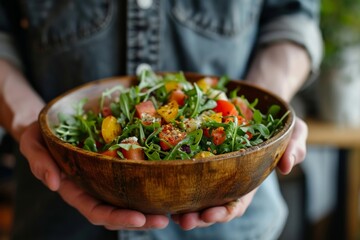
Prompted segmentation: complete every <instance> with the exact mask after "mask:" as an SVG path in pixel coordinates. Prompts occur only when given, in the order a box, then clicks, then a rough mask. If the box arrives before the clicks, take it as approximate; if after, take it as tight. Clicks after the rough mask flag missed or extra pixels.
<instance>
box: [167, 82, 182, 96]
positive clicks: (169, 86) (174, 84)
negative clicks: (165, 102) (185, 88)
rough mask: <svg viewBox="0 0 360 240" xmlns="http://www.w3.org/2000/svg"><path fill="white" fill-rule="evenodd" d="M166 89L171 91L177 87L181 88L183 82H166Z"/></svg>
mask: <svg viewBox="0 0 360 240" xmlns="http://www.w3.org/2000/svg"><path fill="white" fill-rule="evenodd" d="M165 88H166V91H167V92H168V93H169V92H171V91H173V90H176V89H181V84H180V83H179V82H176V81H169V82H166V83H165Z"/></svg>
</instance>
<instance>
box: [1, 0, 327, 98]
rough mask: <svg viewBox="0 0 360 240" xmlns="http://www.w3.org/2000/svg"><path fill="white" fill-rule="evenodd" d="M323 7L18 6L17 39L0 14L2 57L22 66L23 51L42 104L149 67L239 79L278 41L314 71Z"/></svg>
mask: <svg viewBox="0 0 360 240" xmlns="http://www.w3.org/2000/svg"><path fill="white" fill-rule="evenodd" d="M5 2H6V1H4V3H3V4H4V5H6V4H7V5H8V4H9V3H5ZM14 4H15V3H14ZM318 5H319V3H318V1H315V0H297V1H295V0H271V1H270V0H269V1H263V0H227V1H226V2H223V1H217V0H206V1H203V0H129V1H127V4H124V1H115V0H88V1H81V0H73V1H55V0H45V1H33V0H29V1H19V3H18V5H17V6H14V8H16V9H18V10H20V11H18V12H19V13H18V14H15V15H16V16H17V17H18V19H16V21H14V22H15V23H13V24H12V27H13V28H14V27H15V28H18V31H17V32H20V33H21V35H20V36H21V38H19V39H14V38H11V37H9V35H8V34H7V31H9V25H10V24H8V23H6V21H5V20H4V19H5V17H6V16H9V15H11V14H13V13H11V11H9V10H5V9H0V13H1V11H2V10H3V11H4V14H3V15H4V16H3V17H0V50H1V51H0V57H4V58H8V59H10V60H12V61H13V62H14V63H15V64H18V65H19V64H20V62H21V61H20V60H19V57H17V56H16V54H15V53H16V50H15V49H16V48H15V46H14V44H12V43H16V44H17V45H19V46H21V50H22V52H21V54H22V55H23V56H25V57H26V59H27V63H26V65H25V64H23V66H26V71H27V73H29V75H28V78H29V79H31V81H32V82H33V84H34V86H35V88H36V89H37V90H38V91H39V92H40V93H41V95H42V96H43V97H44V98H45V100H50V99H52V98H54V97H55V96H56V95H58V94H59V93H61V92H63V91H65V90H68V89H70V88H72V87H74V86H75V85H78V84H80V83H83V82H87V81H91V80H94V79H99V78H104V77H109V76H114V75H124V74H135V71H136V68H137V67H138V66H139V65H141V64H144V63H145V64H147V65H150V66H151V67H152V68H153V69H154V70H159V71H177V70H182V71H193V72H200V73H204V74H216V75H223V74H227V75H228V76H230V77H232V78H235V79H242V78H244V76H245V73H246V69H247V65H248V63H249V59H251V54H252V53H253V51H254V49H256V47H258V46H259V45H262V44H267V43H270V42H273V41H279V40H290V41H294V42H296V43H298V44H300V45H302V46H304V47H305V48H306V49H307V50H308V52H309V55H310V57H311V59H312V63H313V69H314V70H316V69H317V67H318V65H319V62H320V58H321V49H322V48H321V37H320V33H319V32H318V29H317V26H316V25H317V18H318V16H317V13H318V8H319V6H318ZM1 15H2V14H0V16H1ZM2 18H4V19H2ZM9 18H10V17H9ZM11 18H14V17H11ZM125 21H126V25H125V23H124V22H125ZM17 36H19V35H17ZM124 36H126V41H125V39H124ZM142 66H144V65H142ZM49 83H51V84H49Z"/></svg>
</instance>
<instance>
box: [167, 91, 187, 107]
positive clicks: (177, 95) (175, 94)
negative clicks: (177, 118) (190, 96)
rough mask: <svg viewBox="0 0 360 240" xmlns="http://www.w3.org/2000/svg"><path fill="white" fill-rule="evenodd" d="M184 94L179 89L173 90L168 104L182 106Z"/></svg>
mask: <svg viewBox="0 0 360 240" xmlns="http://www.w3.org/2000/svg"><path fill="white" fill-rule="evenodd" d="M185 99H186V94H185V93H184V92H183V91H182V90H181V89H175V90H173V91H172V92H171V93H170V96H169V102H171V101H176V102H177V104H178V105H179V106H184V104H185Z"/></svg>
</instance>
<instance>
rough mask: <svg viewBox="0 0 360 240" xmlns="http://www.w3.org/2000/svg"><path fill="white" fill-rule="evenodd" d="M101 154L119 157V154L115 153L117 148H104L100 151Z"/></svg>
mask: <svg viewBox="0 0 360 240" xmlns="http://www.w3.org/2000/svg"><path fill="white" fill-rule="evenodd" d="M101 154H104V155H106V156H109V157H119V155H118V154H117V149H116V150H106V151H104V152H102V153H101Z"/></svg>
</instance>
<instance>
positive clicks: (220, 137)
mask: <svg viewBox="0 0 360 240" xmlns="http://www.w3.org/2000/svg"><path fill="white" fill-rule="evenodd" d="M211 137H212V140H213V143H214V144H215V145H220V144H222V143H223V142H225V140H226V134H225V131H224V128H223V127H218V128H215V129H214V130H212V131H211Z"/></svg>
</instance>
